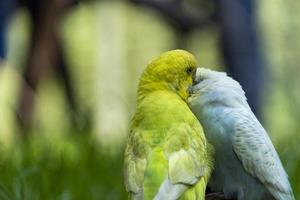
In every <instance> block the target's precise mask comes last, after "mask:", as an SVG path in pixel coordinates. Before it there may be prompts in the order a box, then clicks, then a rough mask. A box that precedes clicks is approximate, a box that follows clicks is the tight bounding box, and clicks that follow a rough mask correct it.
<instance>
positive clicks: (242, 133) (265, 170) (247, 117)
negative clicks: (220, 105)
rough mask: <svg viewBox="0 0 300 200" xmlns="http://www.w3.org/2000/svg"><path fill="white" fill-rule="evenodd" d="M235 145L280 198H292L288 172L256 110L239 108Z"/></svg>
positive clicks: (248, 168) (251, 170)
mask: <svg viewBox="0 0 300 200" xmlns="http://www.w3.org/2000/svg"><path fill="white" fill-rule="evenodd" d="M233 148H234V151H235V153H236V154H237V156H238V158H239V159H240V160H241V161H242V164H243V166H244V168H245V170H246V171H247V172H248V173H249V174H251V175H252V176H254V177H256V178H258V179H259V180H260V181H261V182H262V183H263V184H264V185H265V186H266V187H267V188H268V190H269V191H270V193H271V194H272V195H273V196H274V197H275V198H276V199H277V200H290V199H293V194H292V192H291V187H290V184H289V182H288V178H287V174H286V172H285V171H284V169H283V167H282V164H281V161H280V159H279V157H278V155H277V153H276V151H275V148H274V146H273V144H272V142H271V140H270V138H269V137H268V135H267V133H266V131H265V130H264V128H263V127H262V126H261V124H260V123H259V121H258V120H257V119H256V117H255V116H254V114H252V113H246V112H240V113H239V116H237V121H236V123H235V126H234V135H233Z"/></svg>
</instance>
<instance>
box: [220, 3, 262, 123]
mask: <svg viewBox="0 0 300 200" xmlns="http://www.w3.org/2000/svg"><path fill="white" fill-rule="evenodd" d="M215 5H216V15H217V22H218V23H219V26H220V30H221V44H220V45H221V50H222V54H223V58H224V61H225V65H226V67H227V68H228V72H229V74H230V75H231V76H232V77H233V78H234V79H236V80H237V81H238V82H239V83H240V84H241V85H242V87H243V89H244V90H245V92H246V96H247V99H248V102H249V104H250V107H251V108H252V110H253V112H254V113H255V114H256V115H257V116H258V117H260V114H261V113H260V112H261V106H260V105H261V96H262V89H263V85H264V80H263V79H264V78H265V76H264V69H263V64H262V56H261V52H260V46H259V42H258V38H257V32H256V24H255V16H256V13H255V12H254V10H255V5H254V1H253V0H227V1H223V0H215Z"/></svg>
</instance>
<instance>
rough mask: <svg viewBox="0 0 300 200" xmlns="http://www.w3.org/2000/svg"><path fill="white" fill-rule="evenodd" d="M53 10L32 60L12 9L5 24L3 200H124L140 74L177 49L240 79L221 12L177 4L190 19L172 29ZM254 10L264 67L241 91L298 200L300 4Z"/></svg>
mask: <svg viewBox="0 0 300 200" xmlns="http://www.w3.org/2000/svg"><path fill="white" fill-rule="evenodd" d="M60 1H61V2H64V3H65V4H66V5H64V6H66V7H67V8H61V10H59V13H54V14H53V16H56V17H57V19H56V20H57V21H55V22H53V24H52V25H51V26H50V27H52V28H53V31H54V32H57V33H53V35H54V36H55V38H54V39H53V41H54V42H49V43H47V42H45V43H46V44H47V45H48V46H47V45H46V44H42V45H40V43H38V42H39V41H43V39H40V40H37V43H36V46H35V48H37V49H38V48H41V50H38V51H37V52H36V53H35V54H33V53H32V51H34V50H32V49H34V48H32V47H31V41H32V34H33V31H32V30H33V27H34V26H33V22H32V17H31V15H30V12H29V10H28V9H26V7H24V6H20V7H18V8H17V4H16V5H15V9H14V10H13V11H11V14H10V17H9V18H8V19H7V22H6V30H5V39H4V41H5V43H6V44H5V45H6V48H4V49H6V51H5V54H3V55H0V56H1V57H0V143H1V147H0V151H1V152H0V153H1V156H0V171H1V173H0V199H125V198H126V193H125V189H124V187H123V177H122V168H123V161H122V159H123V158H122V154H123V147H124V143H125V141H126V136H127V134H128V127H129V123H130V118H131V116H132V114H133V112H134V109H135V97H136V88H137V83H138V79H139V76H140V74H141V72H142V71H143V69H144V68H145V66H146V65H147V64H148V63H149V62H150V61H151V59H153V58H154V57H156V56H158V55H159V54H161V53H162V52H164V51H167V50H170V49H174V48H184V49H186V50H188V51H190V52H192V53H193V54H194V55H195V56H196V58H197V60H198V63H199V66H200V67H208V68H211V69H216V70H222V71H228V72H229V74H231V75H233V74H234V73H235V71H233V70H236V69H231V68H230V67H229V66H228V60H226V55H227V54H226V55H224V52H225V51H226V50H224V49H226V48H229V51H230V45H226V44H227V42H225V44H224V43H222V41H223V42H224V31H225V32H226V30H227V29H226V26H225V25H224V27H225V28H224V27H222V22H220V21H222V20H220V19H224V17H226V16H220V13H219V14H218V13H214V12H215V10H217V11H218V9H220V8H218V7H217V8H216V6H215V5H218V1H217V0H216V1H212V2H214V3H208V2H207V1H204V0H203V1H199V2H200V3H199V2H198V1H193V0H183V1H182V3H183V5H182V7H183V8H184V9H185V10H187V12H188V13H191V16H193V17H194V18H195V19H194V18H193V17H192V18H187V19H185V20H187V21H183V22H182V24H183V25H182V26H179V25H178V24H180V23H179V22H178V21H176V20H177V18H176V16H172V17H174V19H175V21H174V19H173V18H171V19H170V17H168V16H167V15H168V13H167V14H166V13H165V14H163V13H161V11H159V9H157V8H156V7H155V6H153V5H152V6H151V5H149V4H147V3H145V2H147V1H146V0H145V1H143V0H141V1H139V0H133V1H104V0H102V1H101V0H98V1H96V0H95V1H84V0H82V1H78V2H76V3H74V4H71V3H70V5H69V3H68V2H69V1H70V2H71V0H60ZM60 1H57V2H60ZM168 1H171V0H165V1H161V2H163V3H165V2H168ZM22 2H23V1H22ZM24 2H26V1H24ZM24 2H23V4H24ZM47 2H48V1H47ZM153 2H156V1H155V0H154V1H153ZM174 2H175V1H174ZM178 2H180V1H178ZM197 2H198V3H197ZM237 2H246V3H247V2H251V1H250V0H239V1H238V0H237ZM48 3H49V2H48ZM219 4H220V3H219ZM1 6H2V5H1V4H0V7H1ZM219 6H220V5H219ZM253 6H254V7H253V10H254V11H255V12H254V11H253V13H252V14H253V27H252V28H253V30H252V31H254V33H255V36H257V38H256V39H257V41H255V43H257V48H258V49H257V52H258V55H259V58H258V59H259V66H260V67H259V69H257V66H253V68H250V69H249V68H247V69H239V70H241V71H242V70H246V71H247V72H249V73H251V77H254V78H251V79H248V80H247V81H246V80H245V87H248V86H249V87H250V88H251V86H253V85H255V84H258V87H257V89H256V90H257V93H253V95H255V98H254V100H253V101H256V100H255V99H256V94H257V95H258V97H257V99H258V100H257V102H256V103H253V106H255V109H256V110H257V112H256V114H257V115H258V117H259V119H260V121H261V122H262V124H263V126H264V127H265V128H266V130H267V132H268V133H269V135H270V137H271V139H272V141H273V143H274V145H275V147H276V149H277V151H278V153H279V154H280V156H281V159H282V161H283V164H284V166H285V168H286V170H287V172H288V174H289V177H290V180H291V183H292V187H293V189H294V193H295V196H296V199H297V198H300V177H299V170H300V150H299V148H298V143H299V141H300V124H299V119H300V91H299V86H300V79H299V77H300V67H299V63H300V55H299V52H300V38H299V35H300V14H299V13H300V4H299V3H298V2H297V1H293V0H287V1H283V0H276V1H271V0H260V1H257V2H255V3H253ZM3 8H4V7H2V8H1V9H3ZM46 10H47V9H46ZM219 11H220V10H219ZM55 12H56V11H55ZM171 14H172V13H171ZM171 14H170V15H171ZM42 16H43V15H42ZM182 16H183V15H182ZM182 16H179V17H182ZM198 18H199V19H201V20H202V21H200V22H198V21H197V19H198ZM41 19H42V18H41ZM236 20H239V19H236ZM185 22H189V23H187V24H185ZM43 23H45V24H46V22H43ZM49 23H50V24H51V23H52V22H49ZM234 23H235V21H232V23H229V26H230V25H231V24H234ZM227 25H228V24H227ZM42 26H45V27H46V28H45V29H43V31H41V32H38V31H37V32H38V33H41V35H42V36H38V37H40V38H44V39H45V38H46V39H47V38H48V39H49V38H50V39H51V38H52V37H53V35H50V36H45V35H47V34H44V33H45V32H46V33H48V32H49V30H52V29H47V26H46V25H42ZM1 30H2V29H1ZM50 32H51V31H50ZM43 34H44V35H43ZM37 35H38V34H37ZM56 36H57V37H59V38H58V39H57V38H56ZM230 36H231V35H229V36H228V37H229V38H230ZM232 37H235V36H232ZM231 39H232V38H231ZM233 39H234V38H233ZM236 39H237V38H236ZM256 39H255V40H256ZM52 43H55V44H54V45H53V44H52ZM222 44H223V45H224V46H223V47H222ZM43 45H45V46H46V47H45V49H42V47H44V46H43ZM52 45H53V46H54V47H52ZM51 48H52V49H54V50H52V52H51V51H50V50H49V49H51ZM245 48H246V47H245ZM253 48H254V47H253ZM43 51H45V52H43ZM49 52H50V53H49ZM47 53H49V55H50V57H49V58H50V59H49V58H48V57H47V55H48V54H47ZM32 55H33V56H32ZM53 55H57V57H55V56H53ZM233 55H234V54H233ZM236 55H240V54H239V52H236ZM51 56H52V57H51ZM34 59H36V60H35V62H33V61H32V60H34ZM62 59H63V61H62ZM56 60H57V61H56ZM36 62H37V63H36ZM33 65H36V66H38V67H37V68H36V69H40V70H41V72H39V73H36V71H34V70H33V71H34V72H31V73H29V74H30V75H29V77H30V76H33V74H34V73H35V74H39V75H40V78H39V80H38V84H36V88H34V89H32V88H31V87H29V86H28V82H27V81H28V79H27V78H26V76H24V74H25V71H26V67H28V66H33ZM40 65H41V66H40ZM45 66H47V67H45ZM56 66H65V68H59V67H58V68H57V67H56ZM36 69H35V70H36ZM63 70H66V71H63ZM64 73H66V76H64V75H62V74H64ZM252 73H253V74H252ZM239 75H240V74H239V73H237V78H239ZM260 76H261V80H260ZM24 77H25V78H24ZM66 77H67V80H68V81H66ZM68 84H70V86H69V87H68ZM246 84H247V85H246ZM66 85H67V86H66ZM253 87H254V86H253ZM24 88H25V89H24ZM22 91H25V92H23V93H22ZM251 94H252V93H251ZM28 95H29V96H30V95H31V96H33V98H34V101H33V102H34V103H33V104H31V103H30V102H31V101H28V99H30V98H29V97H28ZM252 97H253V96H249V97H248V98H250V99H251V98H252ZM22 99H26V101H25V100H24V102H23V101H22ZM22 102H23V104H22ZM22 105H23V106H22ZM31 107H32V116H31V115H30V109H31ZM28 110H29V111H28ZM28 113H29V114H28Z"/></svg>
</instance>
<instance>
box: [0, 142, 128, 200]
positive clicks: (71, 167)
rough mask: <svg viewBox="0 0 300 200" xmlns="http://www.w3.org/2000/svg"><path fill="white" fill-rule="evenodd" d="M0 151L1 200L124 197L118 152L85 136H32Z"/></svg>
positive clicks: (65, 199) (120, 156) (119, 153)
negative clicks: (100, 146)
mask: <svg viewBox="0 0 300 200" xmlns="http://www.w3.org/2000/svg"><path fill="white" fill-rule="evenodd" d="M1 155H2V156H1V159H0V171H1V173H0V199H1V200H2V199H3V200H6V199H16V200H18V199H22V200H34V199H63V200H68V199H101V200H102V199H125V198H126V193H125V190H124V187H123V178H122V166H123V164H122V162H123V159H122V153H121V152H120V151H118V152H114V153H111V152H110V151H107V153H104V151H101V150H100V148H99V147H98V146H97V145H96V143H95V142H92V141H91V139H89V138H88V137H85V136H76V137H74V136H72V137H67V138H60V139H59V138H57V139H53V140H51V141H49V140H46V139H41V138H35V139H31V140H30V141H27V142H21V143H19V144H18V145H15V146H13V148H12V149H10V150H8V151H7V150H6V151H4V150H3V151H2V152H1Z"/></svg>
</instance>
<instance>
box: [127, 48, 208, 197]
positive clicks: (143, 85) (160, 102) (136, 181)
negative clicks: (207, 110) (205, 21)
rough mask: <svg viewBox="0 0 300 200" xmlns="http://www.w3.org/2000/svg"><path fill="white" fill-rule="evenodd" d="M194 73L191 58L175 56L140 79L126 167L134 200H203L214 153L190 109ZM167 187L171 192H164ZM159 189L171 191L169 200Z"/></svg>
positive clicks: (169, 54) (178, 52) (180, 53)
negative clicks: (189, 102)
mask: <svg viewBox="0 0 300 200" xmlns="http://www.w3.org/2000/svg"><path fill="white" fill-rule="evenodd" d="M195 71H196V61H195V58H194V57H193V55H192V54H190V53H188V52H186V51H183V50H174V51H169V52H166V53H164V54H162V55H161V56H160V57H159V58H157V59H155V60H154V61H152V63H150V64H149V65H148V66H147V68H146V69H145V71H144V73H143V74H142V76H141V79H140V83H139V86H138V96H137V107H136V112H135V114H134V117H133V119H132V122H131V127H130V134H129V137H128V142H127V146H126V150H125V161H124V162H125V171H124V174H125V185H126V189H127V191H128V192H129V194H130V198H131V199H143V200H150V199H154V198H155V197H156V199H162V198H163V199H165V200H166V199H168V198H169V197H170V198H169V199H179V198H180V199H184V200H192V199H195V200H196V199H197V200H202V199H203V200H204V196H205V188H206V184H207V181H208V178H209V176H210V173H211V170H212V150H211V149H210V145H209V144H208V143H207V142H206V139H205V136H204V133H203V130H202V127H201V125H200V124H199V121H198V120H197V118H196V117H195V116H194V115H193V113H192V112H191V111H190V109H189V107H188V106H187V103H186V101H187V98H188V95H189V94H188V87H189V86H191V85H192V81H193V79H192V77H193V76H194V75H195ZM164 181H167V182H168V183H170V184H169V185H170V187H161V186H162V184H163V182H164ZM166 185H168V184H166ZM160 187H161V188H168V189H169V190H168V192H169V194H167V195H168V198H166V197H162V195H164V190H163V191H160V192H159V189H160ZM158 193H159V195H158ZM172 195H173V196H174V198H171V197H172Z"/></svg>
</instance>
